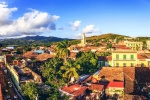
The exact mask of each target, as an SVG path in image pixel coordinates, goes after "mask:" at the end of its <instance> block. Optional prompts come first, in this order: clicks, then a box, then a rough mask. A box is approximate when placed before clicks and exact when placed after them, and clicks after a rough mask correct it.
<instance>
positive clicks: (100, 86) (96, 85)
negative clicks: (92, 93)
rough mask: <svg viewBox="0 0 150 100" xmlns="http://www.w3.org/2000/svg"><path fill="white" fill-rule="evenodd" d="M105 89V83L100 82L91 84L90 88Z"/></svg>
mask: <svg viewBox="0 0 150 100" xmlns="http://www.w3.org/2000/svg"><path fill="white" fill-rule="evenodd" d="M103 89H104V85H100V84H91V85H90V86H89V90H96V91H103Z"/></svg>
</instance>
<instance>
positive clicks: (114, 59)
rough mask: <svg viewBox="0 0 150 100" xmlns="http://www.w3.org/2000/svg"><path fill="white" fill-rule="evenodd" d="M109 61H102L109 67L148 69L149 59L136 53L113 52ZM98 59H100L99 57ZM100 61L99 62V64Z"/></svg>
mask: <svg viewBox="0 0 150 100" xmlns="http://www.w3.org/2000/svg"><path fill="white" fill-rule="evenodd" d="M109 57H110V59H108V60H104V61H105V65H106V66H111V67H149V66H150V58H149V57H148V56H147V55H146V54H139V53H137V52H136V51H113V52H112V55H111V56H109ZM99 58H100V57H99ZM100 61H101V62H102V60H99V62H100Z"/></svg>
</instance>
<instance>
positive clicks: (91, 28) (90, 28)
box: [82, 25, 98, 34]
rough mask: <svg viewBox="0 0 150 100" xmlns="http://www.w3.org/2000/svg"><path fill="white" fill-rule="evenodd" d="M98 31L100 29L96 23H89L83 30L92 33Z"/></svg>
mask: <svg viewBox="0 0 150 100" xmlns="http://www.w3.org/2000/svg"><path fill="white" fill-rule="evenodd" d="M97 31H98V28H95V27H94V25H88V26H86V27H85V28H83V31H82V32H83V33H87V34H88V33H89V34H91V33H95V32H97Z"/></svg>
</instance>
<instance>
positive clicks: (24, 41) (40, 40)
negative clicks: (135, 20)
mask: <svg viewBox="0 0 150 100" xmlns="http://www.w3.org/2000/svg"><path fill="white" fill-rule="evenodd" d="M124 37H127V38H130V37H129V36H125V35H119V34H114V33H107V34H101V35H98V36H91V37H87V38H86V39H87V41H88V42H92V41H95V42H98V41H99V40H100V39H124ZM137 38H138V40H145V39H150V37H137ZM62 40H73V41H70V42H72V44H75V43H76V44H77V43H79V42H80V40H79V39H77V40H75V39H69V38H58V37H52V36H50V37H45V36H27V37H23V38H17V39H3V40H0V44H2V45H29V44H38V45H40V44H50V43H52V42H59V41H62Z"/></svg>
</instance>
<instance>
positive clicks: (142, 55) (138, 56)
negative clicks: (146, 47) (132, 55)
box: [137, 54, 148, 60]
mask: <svg viewBox="0 0 150 100" xmlns="http://www.w3.org/2000/svg"><path fill="white" fill-rule="evenodd" d="M137 58H138V59H139V60H146V59H148V57H147V56H146V55H145V54H137Z"/></svg>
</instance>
